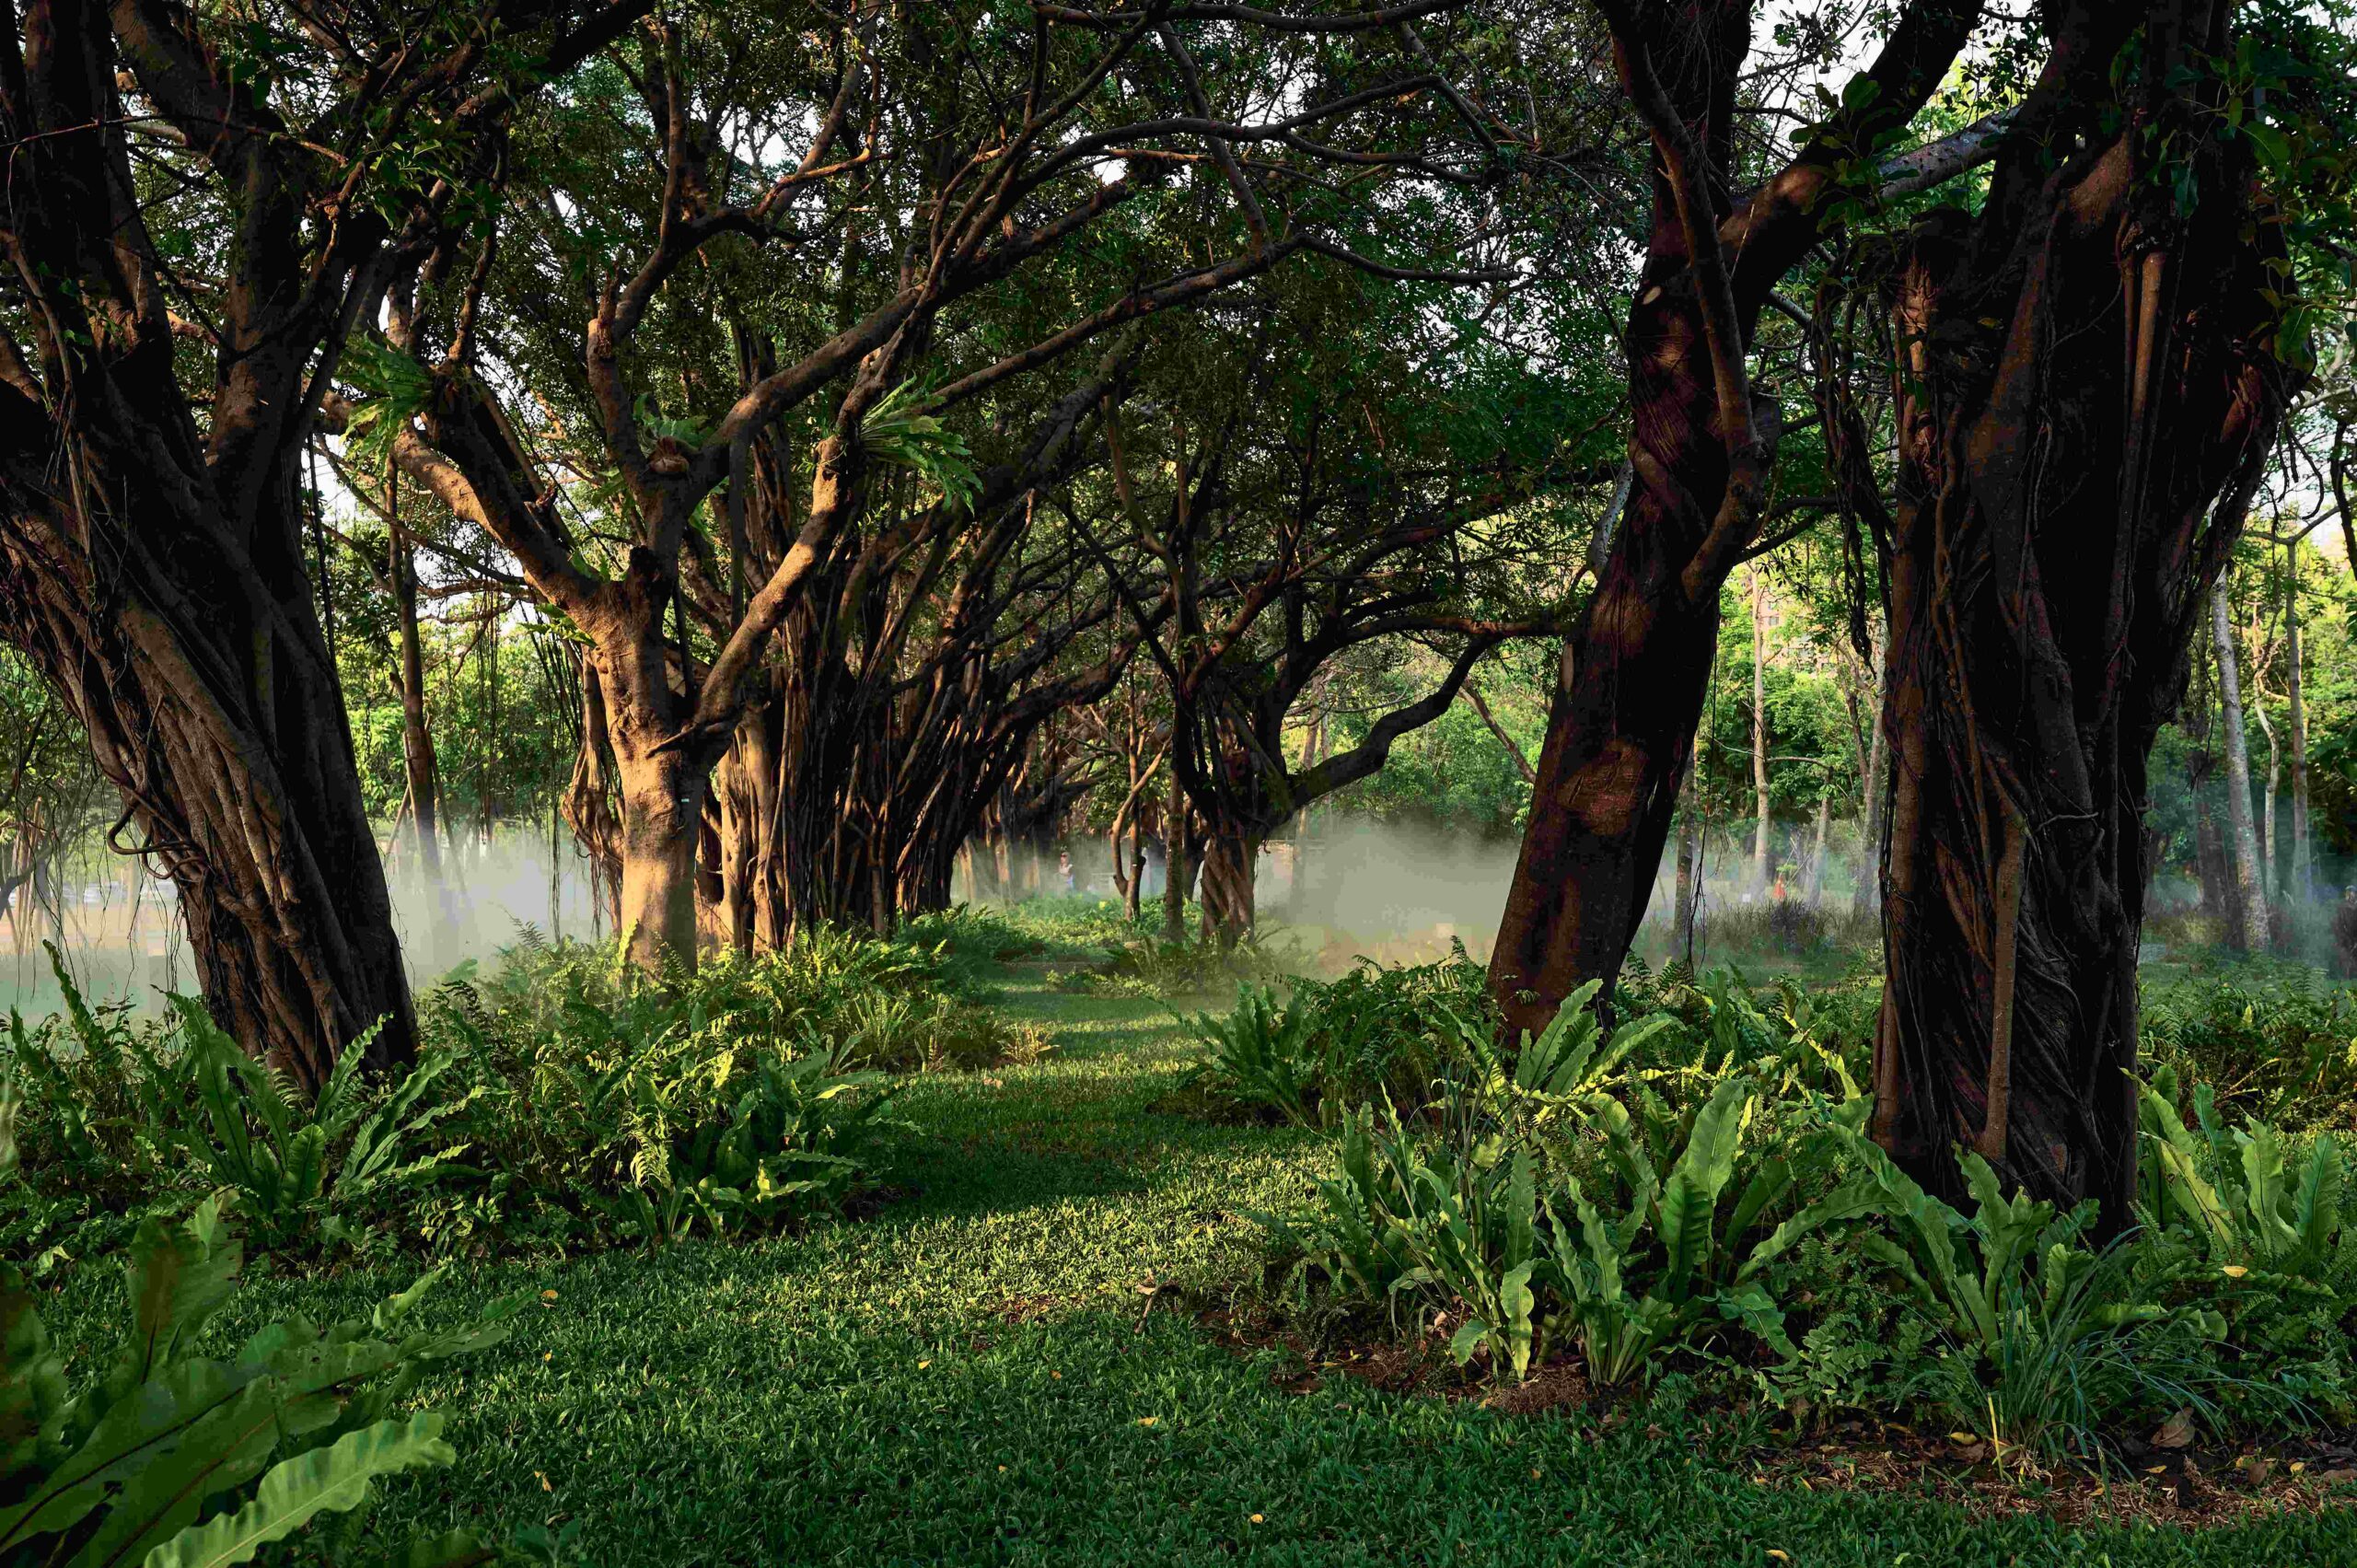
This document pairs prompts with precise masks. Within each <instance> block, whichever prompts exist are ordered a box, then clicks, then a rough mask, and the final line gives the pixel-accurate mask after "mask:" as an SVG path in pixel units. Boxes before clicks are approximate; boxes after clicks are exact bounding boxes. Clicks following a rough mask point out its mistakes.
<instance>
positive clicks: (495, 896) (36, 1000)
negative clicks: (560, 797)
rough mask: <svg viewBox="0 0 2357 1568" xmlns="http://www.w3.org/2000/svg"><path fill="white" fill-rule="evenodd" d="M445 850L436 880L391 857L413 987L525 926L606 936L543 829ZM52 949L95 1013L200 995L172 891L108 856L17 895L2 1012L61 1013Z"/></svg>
mask: <svg viewBox="0 0 2357 1568" xmlns="http://www.w3.org/2000/svg"><path fill="white" fill-rule="evenodd" d="M441 851H442V853H441V863H442V864H441V872H442V874H441V877H440V878H439V879H438V880H430V879H429V878H428V877H426V876H425V874H424V870H423V868H422V866H421V865H420V864H419V860H418V856H417V852H416V848H415V846H414V845H413V844H412V843H409V842H403V843H401V845H400V846H399V847H398V848H397V850H396V852H395V853H393V854H389V855H388V856H387V864H386V877H387V881H388V883H389V887H390V889H391V892H392V899H393V924H394V926H395V928H396V929H397V930H398V931H399V933H400V935H401V956H402V958H404V959H406V960H407V963H408V967H409V976H410V983H411V984H412V985H413V986H417V987H421V988H422V987H424V986H429V985H432V984H433V983H435V981H438V980H440V979H441V978H442V977H443V976H444V975H446V974H447V973H448V972H449V971H450V970H452V969H453V968H455V967H457V966H458V965H459V964H461V963H464V962H466V961H468V960H469V959H474V960H478V961H481V960H487V959H489V958H493V956H495V955H496V954H497V953H498V951H499V950H500V949H501V948H503V947H511V946H513V945H514V944H515V942H516V939H517V935H518V934H519V932H520V931H521V929H522V928H523V927H524V926H525V925H530V926H532V927H534V928H535V929H537V930H539V931H540V933H541V934H542V935H551V936H556V935H564V936H584V937H586V936H589V935H603V931H602V927H601V926H600V925H599V924H598V918H597V911H596V907H595V905H594V904H593V902H592V900H591V897H590V889H589V878H588V862H587V861H586V860H585V859H583V858H582V856H581V855H580V854H578V853H577V852H576V851H575V848H574V845H573V842H572V839H571V837H570V836H569V835H568V836H567V837H566V838H564V839H563V841H562V842H559V843H557V844H554V845H552V843H551V841H550V837H549V833H548V830H547V829H546V828H545V827H526V826H522V825H513V824H501V825H499V826H498V827H497V828H495V829H494V830H493V831H492V832H491V833H490V834H489V835H488V836H485V835H483V834H482V833H481V832H479V831H478V830H473V829H471V828H470V829H466V830H461V831H460V833H459V836H458V837H457V838H456V839H455V840H452V841H449V842H445V843H444V844H443V845H442V846H441ZM44 942H48V943H54V944H55V945H56V946H57V947H58V950H59V951H60V952H61V953H62V954H63V955H64V960H65V967H66V970H67V972H68V973H69V974H70V975H71V976H72V977H73V980H74V983H75V988H76V989H78V990H79V991H80V992H81V993H82V994H83V996H84V997H85V999H86V1000H87V1001H88V1002H89V1003H90V1004H92V1005H114V1004H125V1003H127V1004H129V1005H132V1006H134V1007H136V1008H140V1009H142V1010H147V1011H152V1010H154V1009H156V1008H158V1007H161V1006H162V1005H163V998H164V993H166V992H180V993H188V994H194V993H196V991H197V990H198V989H199V982H198V978H197V970H196V962H195V958H194V957H193V955H192V954H191V952H190V951H189V946H188V938H187V935H186V934H185V933H184V932H183V931H182V929H181V926H180V909H179V901H178V898H177V895H176V892H175V889H173V887H172V885H171V883H170V882H168V881H167V880H165V879H163V878H161V877H150V876H146V875H145V874H143V872H142V871H141V868H140V864H139V862H137V861H135V860H126V859H123V858H122V857H119V856H116V855H112V854H107V853H106V852H105V851H104V850H102V849H101V850H99V851H98V852H97V853H96V854H77V855H75V856H73V857H71V858H69V859H68V861H67V862H66V863H65V865H64V866H63V867H62V869H61V871H60V872H59V874H58V875H57V876H56V877H53V878H52V879H51V882H50V884H49V885H48V886H46V887H44V888H42V889H38V890H36V889H31V888H29V887H28V888H24V889H18V892H17V898H16V900H14V902H13V903H12V904H11V905H10V907H9V909H8V911H7V913H6V916H5V918H0V1005H6V1006H10V1007H15V1008H16V1009H17V1010H18V1011H20V1012H22V1013H25V1014H27V1015H28V1016H34V1015H39V1014H44V1013H52V1012H55V1011H56V1010H58V1008H59V1007H61V1006H62V1005H64V995H63V993H61V992H60V990H59V988H58V985H57V981H56V980H55V978H54V976H53V975H52V971H51V967H50V960H49V955H48V953H47V952H46V951H45V950H44V949H43V947H42V946H41V945H42V944H43V943H44Z"/></svg>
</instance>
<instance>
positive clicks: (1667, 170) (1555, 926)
mask: <svg viewBox="0 0 2357 1568" xmlns="http://www.w3.org/2000/svg"><path fill="white" fill-rule="evenodd" d="M1605 9H1606V14H1607V17H1608V19H1609V20H1610V21H1611V24H1612V28H1613V32H1614V41H1615V55H1616V59H1617V61H1618V63H1619V64H1620V75H1621V80H1622V83H1623V85H1624V87H1627V88H1628V90H1629V93H1630V97H1631V103H1632V104H1633V105H1634V106H1635V107H1636V108H1637V110H1639V112H1640V114H1641V115H1642V116H1643V119H1644V121H1645V122H1646V124H1647V126H1648V128H1649V129H1650V130H1651V131H1652V132H1653V135H1654V147H1655V153H1654V192H1655V193H1654V215H1653V226H1652V231H1651V234H1650V236H1649V237H1648V239H1647V243H1646V252H1645V260H1644V265H1643V269H1642V270H1641V272H1640V273H1639V276H1638V280H1637V287H1636V296H1635V298H1634V299H1633V300H1632V301H1631V307H1630V312H1629V319H1628V327H1627V330H1626V331H1625V332H1624V333H1623V335H1622V349H1623V352H1624V354H1626V356H1627V359H1628V366H1629V401H1630V410H1631V421H1630V435H1629V459H1630V468H1631V474H1632V476H1633V483H1632V486H1631V494H1630V495H1629V498H1628V502H1627V505H1625V507H1623V509H1622V511H1621V514H1620V524H1619V527H1618V529H1617V531H1616V533H1615V536H1614V538H1613V540H1612V543H1611V546H1610V550H1609V553H1608V555H1607V557H1606V559H1605V561H1604V563H1603V567H1602V570H1601V571H1600V572H1599V573H1598V574H1597V578H1596V589H1595V591H1594V593H1593V594H1592V595H1591V596H1590V597H1589V599H1588V602H1587V606H1586V608H1585V611H1584V614H1583V618H1582V621H1581V622H1580V624H1579V626H1578V627H1577V628H1576V629H1575V631H1574V632H1573V635H1572V637H1571V639H1570V641H1569V643H1568V645H1567V649H1566V657H1565V659H1564V679H1562V682H1561V684H1560V685H1559V687H1558V689H1557V691H1556V694H1555V698H1554V702H1553V704H1552V708H1551V711H1550V714H1549V716H1548V723H1547V740H1546V745H1545V747H1544V749H1542V751H1541V753H1540V756H1539V761H1538V780H1537V782H1536V784H1534V785H1533V787H1532V796H1531V813H1530V823H1529V827H1528V829H1527V831H1526V833H1525V835H1524V838H1523V844H1522V854H1521V857H1520V859H1519V860H1518V861H1517V863H1516V865H1515V875H1514V881H1513V884H1512V886H1511V888H1510V889H1509V890H1508V892H1507V895H1506V905H1505V909H1504V913H1503V915H1502V916H1501V919H1500V922H1499V929H1498V941H1497V947H1496V950H1495V952H1494V954H1493V955H1492V960H1491V966H1490V984H1491V989H1492V993H1493V994H1494V995H1495V996H1496V998H1497V1000H1498V1005H1499V1007H1500V1010H1501V1012H1502V1013H1503V1015H1504V1028H1505V1031H1506V1033H1507V1034H1508V1035H1509V1036H1511V1035H1512V1034H1513V1033H1514V1032H1515V1031H1516V1030H1519V1029H1529V1030H1532V1031H1534V1032H1535V1031H1537V1030H1538V1029H1539V1028H1543V1027H1545V1025H1546V1023H1547V1021H1548V1020H1549V1019H1550V1018H1551V1017H1552V1016H1553V1015H1554V1011H1555V1008H1556V1005H1557V1004H1558V1003H1559V1002H1560V1001H1561V1000H1562V997H1564V996H1565V995H1567V994H1569V993H1571V991H1572V990H1573V989H1574V988H1575V987H1576V986H1578V985H1579V984H1580V983H1581V982H1582V981H1585V980H1589V979H1598V980H1601V981H1604V982H1605V992H1604V993H1605V994H1607V995H1608V994H1610V990H1611V983H1612V981H1613V980H1614V978H1615V977H1616V976H1617V975H1618V974H1619V972H1620V965H1621V962H1622V960H1623V959H1624V958H1626V956H1627V953H1628V948H1629V943H1630V941H1631V939H1632V938H1633V937H1634V936H1635V935H1636V932H1637V929H1638V926H1639V925H1640V923H1642V922H1643V919H1644V913H1645V904H1646V900H1648V899H1649V898H1650V897H1651V896H1652V891H1653V885H1654V880H1655V874H1656V873H1657V872H1658V871H1659V869H1660V866H1661V856H1662V851H1663V848H1664V845H1665V844H1666V841H1667V838H1668V833H1669V827H1670V823H1671V821H1672V819H1673V818H1674V816H1675V815H1676V808H1677V800H1678V785H1679V784H1680V782H1681V781H1682V780H1683V779H1684V777H1685V775H1686V772H1687V768H1688V765H1689V761H1690V760H1691V748H1692V744H1693V739H1694V732H1695V726H1696V725H1697V723H1698V722H1699V721H1700V719H1701V714H1702V703H1703V699H1704V696H1705V688H1706V684H1707V681H1708V679H1709V674H1710V669H1711V664H1712V659H1713V654H1714V653H1715V651H1716V646H1717V641H1718V609H1719V604H1718V596H1719V593H1720V590H1721V588H1722V587H1723V586H1724V583H1725V581H1726V578H1727V575H1728V574H1729V573H1730V572H1731V571H1732V570H1733V569H1734V568H1735V566H1736V564H1737V563H1738V561H1739V557H1740V555H1741V552H1743V550H1744V549H1746V548H1747V546H1748V545H1749V544H1750V543H1751V541H1752V540H1753V538H1754V536H1755V535H1756V533H1757V531H1758V526H1759V504H1760V500H1761V496H1762V494H1764V491H1763V486H1764V484H1765V481H1766V477H1767V473H1768V470H1769V468H1770V465H1771V462H1772V460H1773V455H1774V449H1775V443H1776V437H1777V434H1778V431H1777V423H1776V422H1777V415H1776V411H1775V407H1774V404H1773V401H1772V400H1768V399H1763V398H1758V397H1756V396H1755V395H1754V394H1753V393H1752V392H1751V390H1750V389H1749V384H1748V380H1747V372H1746V371H1745V369H1744V356H1745V354H1746V351H1747V345H1748V343H1749V341H1750V338H1751V335H1752V331H1753V328H1754V325H1755V324H1756V322H1757V320H1758V318H1759V311H1760V310H1761V308H1763V307H1764V306H1765V304H1766V302H1767V299H1768V296H1769V294H1770V293H1771V290H1772V289H1773V288H1774V287H1775V286H1776V284H1777V283H1778V281H1779V280H1781V279H1782V276H1783V275H1784V273H1786V272H1787V271H1788V270H1789V269H1790V268H1792V267H1793V266H1794V265H1795V264H1796V263H1797V262H1798V261H1800V259H1801V258H1802V256H1804V255H1805V253H1806V252H1807V250H1808V248H1809V247H1810V246H1811V245H1812V244H1814V243H1815V242H1816V240H1817V238H1818V236H1819V235H1820V233H1821V232H1822V226H1823V225H1824V224H1825V222H1826V221H1827V216H1828V215H1829V212H1830V211H1831V210H1832V209H1833V207H1834V205H1835V203H1831V202H1829V201H1827V200H1825V199H1824V198H1825V196H1826V195H1827V194H1829V186H1830V183H1831V181H1832V180H1833V179H1834V174H1833V170H1834V169H1835V168H1836V167H1837V166H1839V165H1840V164H1841V163H1843V162H1844V161H1846V160H1848V159H1849V158H1850V157H1852V153H1851V152H1848V151H1843V150H1841V149H1842V148H1854V147H1856V146H1858V145H1868V144H1870V143H1872V142H1873V141H1874V140H1875V138H1876V137H1878V136H1881V135H1884V134H1888V133H1891V132H1896V131H1898V130H1899V129H1901V128H1903V127H1904V126H1905V125H1906V123H1907V122H1908V121H1909V120H1910V119H1911V118H1912V117H1913V115H1914V113H1915V110H1917V109H1918V108H1920V107H1921V106H1922V103H1923V102H1924V101H1925V100H1926V99H1928V98H1929V97H1930V96H1931V94H1932V92H1933V90H1934V89H1935V88H1936V87H1938V85H1939V82H1940V80H1941V79H1942V77H1943V76H1945V74H1946V71H1947V68H1948V65H1949V63H1950V62H1952V61H1953V60H1954V59H1955V58H1956V52H1957V51H1958V50H1959V49H1960V48H1962V46H1963V44H1964V41H1965V40H1966V39H1967V37H1968V36H1969V34H1970V31H1971V29H1972V27H1973V26H1974V24H1975V23H1976V22H1977V21H1978V20H1979V17H1980V7H1979V6H1977V5H1973V4H1968V3H1963V4H1951V3H1948V0H1929V3H1922V0H1919V3H1918V4H1915V5H1910V6H1907V7H1906V8H1905V9H1904V11H1903V12H1902V13H1901V14H1900V16H1899V17H1898V21H1897V23H1896V25H1895V26H1894V27H1893V29H1891V32H1890V34H1889V36H1888V40H1887V42H1886V44H1885V45H1884V48H1883V51H1882V52H1881V54H1880V55H1879V56H1878V57H1877V58H1876V60H1875V64H1874V65H1873V66H1872V67H1871V68H1870V70H1869V71H1868V72H1867V73H1865V74H1864V75H1865V80H1866V81H1868V82H1871V84H1872V89H1873V90H1871V91H1866V92H1861V93H1858V94H1853V95H1851V96H1852V99H1853V108H1852V109H1851V110H1844V111H1843V117H1844V118H1845V120H1846V121H1847V122H1848V123H1847V124H1846V125H1845V127H1844V129H1843V131H1842V133H1841V134H1840V136H1839V137H1837V138H1835V139H1833V140H1831V141H1817V140H1813V141H1812V142H1811V143H1810V144H1809V145H1806V146H1805V147H1804V148H1803V150H1802V152H1801V153H1800V155H1799V156H1798V157H1795V158H1794V161H1793V162H1792V163H1791V164H1789V165H1787V166H1786V167H1785V168H1783V169H1782V170H1781V171H1780V172H1779V173H1777V174H1776V175H1775V176H1773V177H1772V178H1771V179H1770V180H1768V181H1766V182H1765V183H1764V184H1762V185H1761V186H1759V188H1758V189H1757V190H1756V191H1754V192H1750V193H1749V194H1747V195H1746V196H1744V197H1743V198H1742V199H1741V200H1740V201H1736V200H1733V199H1732V198H1731V197H1730V195H1729V192H1731V191H1732V190H1733V189H1734V188H1735V186H1736V178H1735V176H1734V175H1733V173H1732V167H1733V161H1734V160H1733V151H1732V149H1733V147H1734V126H1735V122H1736V87H1737V84H1738V82H1739V80H1740V78H1741V75H1742V71H1743V62H1744V55H1745V52H1746V50H1747V47H1748V45H1749V41H1750V37H1751V31H1752V19H1753V18H1752V16H1751V9H1750V6H1748V5H1747V4H1741V3H1713V0H1688V3H1685V4H1681V5H1677V6H1669V7H1649V8H1647V9H1646V10H1644V11H1643V12H1642V13H1641V12H1639V11H1638V10H1637V9H1636V8H1635V7H1633V6H1623V5H1620V4H1618V3H1617V0H1616V3H1614V4H1610V5H1608V6H1606V7H1605ZM1861 85H1862V87H1863V85H1864V84H1863V83H1862V84H1861ZM1837 143H1838V145H1837ZM1957 156H1958V157H1967V156H1968V155H1966V154H1964V153H1962V152H1959V153H1958V155H1957ZM1969 156H1971V157H1977V156H1978V155H1977V154H1972V155H1969ZM1936 162H1937V160H1932V163H1936ZM1943 167H1944V166H1943ZM1955 167H1956V168H1962V167H1965V164H1964V163H1962V162H1959V163H1957V164H1956V165H1955ZM1926 168H1927V169H1928V168H1931V165H1930V164H1927V165H1926ZM1933 177H1937V176H1936V170H1933ZM1698 241H1699V242H1698Z"/></svg>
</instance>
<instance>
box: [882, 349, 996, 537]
mask: <svg viewBox="0 0 2357 1568" xmlns="http://www.w3.org/2000/svg"><path fill="white" fill-rule="evenodd" d="M932 395H933V389H932V388H931V387H930V386H929V385H920V384H919V383H918V382H915V381H912V380H911V381H903V382H901V383H900V385H899V386H897V387H895V388H893V389H891V390H890V391H888V392H887V393H885V394H884V396H883V397H882V398H881V399H879V400H878V401H877V404H876V406H875V407H874V408H872V409H870V410H868V412H867V418H866V419H865V421H863V422H862V423H861V424H860V440H861V442H862V443H863V444H864V445H865V447H866V448H867V452H868V455H869V456H870V457H872V458H874V459H876V460H877V461H878V462H884V463H890V464H892V465H893V466H894V467H896V468H905V469H911V470H914V471H915V472H916V473H917V474H918V476H919V477H921V478H923V479H924V480H926V481H928V482H931V483H934V484H936V485H938V486H940V488H941V498H942V504H943V505H946V506H947V507H949V508H950V509H951V510H952V511H970V510H971V509H972V508H973V505H974V503H975V502H976V501H978V500H979V499H981V494H982V477H981V471H980V470H977V469H976V468H975V466H974V454H973V450H972V448H971V447H968V446H967V445H966V438H965V437H964V436H960V435H958V433H957V432H956V431H954V430H951V429H950V428H949V427H948V426H946V425H945V424H942V423H941V421H940V419H939V418H938V417H937V416H935V414H933V413H931V412H927V405H928V404H929V402H930V401H931V399H932Z"/></svg>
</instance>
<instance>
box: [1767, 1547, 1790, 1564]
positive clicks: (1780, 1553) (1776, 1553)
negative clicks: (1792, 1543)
mask: <svg viewBox="0 0 2357 1568" xmlns="http://www.w3.org/2000/svg"><path fill="white" fill-rule="evenodd" d="M1768 1555H1769V1556H1771V1557H1772V1558H1774V1559H1775V1560H1776V1561H1777V1562H1791V1561H1792V1560H1793V1554H1792V1553H1791V1552H1789V1551H1784V1550H1783V1549H1782V1547H1775V1546H1771V1547H1770V1548H1769V1549H1768Z"/></svg>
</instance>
